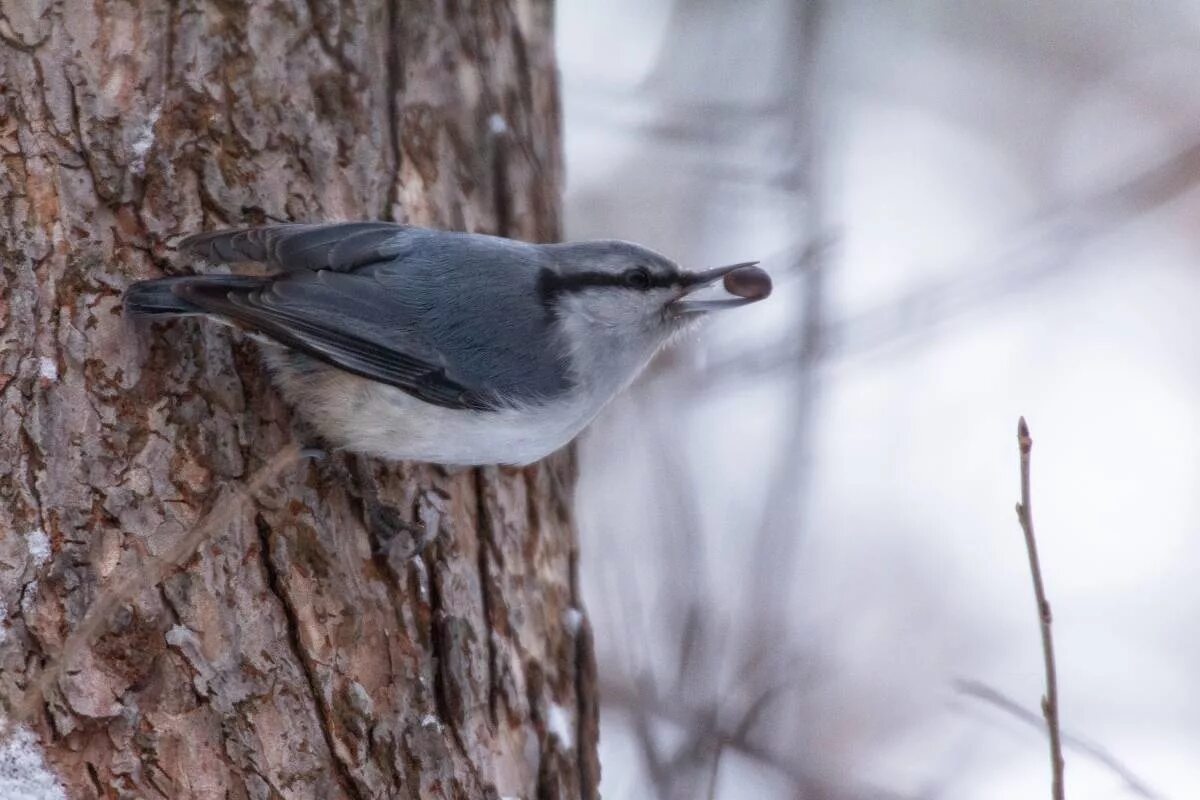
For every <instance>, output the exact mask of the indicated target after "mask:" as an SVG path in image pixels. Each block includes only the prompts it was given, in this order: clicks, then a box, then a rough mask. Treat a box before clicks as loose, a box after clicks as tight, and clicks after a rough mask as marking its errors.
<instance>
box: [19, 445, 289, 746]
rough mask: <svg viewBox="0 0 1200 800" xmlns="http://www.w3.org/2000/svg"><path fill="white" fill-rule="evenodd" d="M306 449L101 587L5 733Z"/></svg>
mask: <svg viewBox="0 0 1200 800" xmlns="http://www.w3.org/2000/svg"><path fill="white" fill-rule="evenodd" d="M306 453H307V451H302V450H301V449H300V447H299V446H298V445H294V444H293V445H289V446H288V447H285V448H284V449H283V450H281V451H279V452H278V453H276V454H275V456H274V457H273V458H272V459H271V460H270V461H268V462H267V463H266V464H264V465H263V466H261V467H260V468H259V469H258V471H257V472H255V473H254V474H253V475H252V476H250V479H249V480H248V481H247V482H246V485H245V487H238V488H235V489H234V493H235V497H233V498H228V499H227V498H225V497H218V498H217V502H216V503H215V504H214V505H213V508H212V510H210V511H209V512H208V514H206V515H205V516H204V517H203V518H202V519H201V520H200V521H199V522H197V523H196V524H195V525H194V526H193V527H192V529H191V530H189V531H188V532H187V533H186V534H184V535H183V536H181V537H180V538H179V539H178V540H177V541H175V542H174V543H173V544H171V546H170V547H169V548H168V550H167V552H166V553H165V554H164V555H163V556H162V557H161V558H150V559H147V560H146V561H140V562H138V563H137V564H135V565H132V566H131V567H129V568H128V569H126V570H125V571H124V572H123V574H121V575H119V576H118V577H117V578H116V579H114V580H113V581H111V582H110V583H109V584H108V585H107V586H105V587H104V588H103V589H102V590H101V592H100V596H99V597H97V598H96V600H95V602H93V603H92V605H91V606H90V607H89V608H88V610H87V612H86V613H85V614H84V615H83V619H82V620H81V621H80V623H79V625H77V626H76V627H75V630H73V631H71V633H70V634H69V635H68V636H67V640H66V641H65V642H64V643H63V646H62V649H61V650H60V651H59V653H58V655H57V657H53V656H52V657H51V658H50V660H49V662H48V663H47V664H46V666H45V667H44V668H43V669H42V671H41V673H40V674H39V675H38V676H37V678H35V679H34V680H33V681H32V682H31V683H30V684H29V686H28V688H26V690H25V693H24V694H23V695H22V696H21V697H20V699H19V700H17V702H16V703H15V704H14V708H13V709H12V712H11V713H10V714H9V719H8V720H7V721H6V722H5V721H0V737H2V736H3V735H4V734H5V733H7V732H8V731H9V730H13V729H15V728H16V727H17V726H19V725H21V724H23V723H24V722H26V721H27V720H28V719H29V718H30V717H31V716H33V714H34V712H35V711H36V710H37V708H38V707H39V706H40V705H41V703H42V699H43V698H44V697H45V695H46V692H47V691H49V689H50V687H51V686H52V685H53V684H54V683H55V682H56V681H57V680H58V678H59V676H60V675H61V674H62V672H63V669H64V668H65V667H66V666H67V665H68V664H69V663H70V662H71V661H73V660H74V658H75V656H77V655H78V654H79V653H80V652H81V651H83V649H84V648H86V647H88V646H89V645H90V644H91V642H92V640H93V639H94V638H95V637H96V636H97V635H98V634H99V633H100V632H101V630H102V628H103V627H104V626H105V625H106V624H108V621H109V619H110V618H111V617H112V614H113V612H115V611H116V610H117V609H118V608H119V607H120V606H121V604H122V603H125V602H127V601H129V600H131V599H132V598H134V597H136V596H137V594H138V593H139V592H141V591H142V590H143V589H145V588H147V587H150V586H156V585H158V584H159V583H160V582H161V581H162V580H164V579H165V578H166V577H167V575H168V574H169V573H170V572H171V570H173V569H174V568H175V567H176V566H178V565H180V564H183V563H184V562H185V561H187V560H188V559H189V558H191V556H192V554H193V553H195V552H196V549H197V548H199V547H200V545H201V544H202V543H203V542H204V540H205V539H207V538H208V537H209V535H210V534H212V533H213V532H214V531H216V530H219V529H220V528H223V527H224V526H225V525H227V524H228V523H229V521H230V520H232V519H233V517H234V515H235V514H236V513H237V512H239V511H240V510H241V509H242V507H243V503H246V502H249V501H251V500H252V499H253V498H254V496H255V495H257V494H258V493H259V492H260V491H261V490H262V489H263V488H264V487H265V486H266V485H267V484H268V483H270V482H271V481H273V480H274V479H275V478H276V477H278V476H279V475H280V473H282V472H283V471H284V470H285V469H287V468H288V467H289V466H291V465H292V464H294V463H296V462H297V461H298V460H300V459H301V458H303V457H304V456H305V455H306Z"/></svg>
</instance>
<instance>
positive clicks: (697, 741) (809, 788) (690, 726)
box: [600, 678, 914, 800]
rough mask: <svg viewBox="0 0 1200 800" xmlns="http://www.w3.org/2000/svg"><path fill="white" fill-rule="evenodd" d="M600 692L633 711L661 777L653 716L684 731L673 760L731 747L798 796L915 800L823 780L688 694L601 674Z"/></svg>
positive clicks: (662, 767) (830, 799) (662, 763)
mask: <svg viewBox="0 0 1200 800" xmlns="http://www.w3.org/2000/svg"><path fill="white" fill-rule="evenodd" d="M600 695H601V697H603V698H604V703H605V705H607V706H609V707H610V708H614V709H621V710H624V711H625V712H626V713H628V714H629V715H630V716H631V718H632V720H633V723H634V726H635V728H636V729H637V737H636V738H638V740H639V744H640V745H641V746H642V747H643V749H644V753H645V754H646V755H648V756H649V757H650V758H652V759H653V762H648V766H649V767H650V769H651V771H652V772H656V770H657V774H658V775H660V776H664V777H665V776H667V775H668V773H669V770H667V769H665V766H666V765H667V764H668V763H669V762H668V761H667V760H665V759H664V758H663V756H662V754H661V752H660V751H659V749H658V747H657V745H656V744H655V743H654V741H653V739H652V737H653V731H652V728H651V726H650V720H651V718H657V719H660V720H662V721H664V722H668V723H671V724H673V725H677V726H679V727H680V728H682V729H683V730H684V731H686V732H687V734H688V738H687V739H686V740H685V742H684V744H683V745H681V746H680V749H679V751H678V752H677V754H676V756H675V757H674V758H673V759H672V760H677V761H678V760H682V759H683V758H685V757H686V756H688V755H690V754H692V753H695V752H698V751H701V750H706V751H708V752H709V753H718V752H720V751H722V750H730V751H733V752H737V753H738V754H740V755H742V756H744V757H746V758H748V759H751V760H752V761H757V762H759V763H760V764H762V765H763V766H766V767H768V768H770V769H772V770H775V771H776V772H778V773H779V774H780V775H782V776H783V777H785V778H787V779H788V780H789V781H790V782H791V783H792V784H793V786H794V788H795V790H796V793H797V794H796V797H797V798H801V799H802V800H817V799H823V800H914V799H913V798H909V797H908V796H907V795H901V794H898V793H895V792H891V791H889V790H886V789H880V788H878V787H873V786H861V785H860V786H858V787H856V788H847V787H846V785H844V784H842V783H839V784H838V785H837V786H830V785H829V784H827V783H826V781H825V780H823V779H821V778H818V777H817V776H815V775H813V774H812V773H810V772H809V771H808V770H806V769H805V768H804V767H803V766H801V765H800V764H799V763H797V762H796V761H794V760H791V759H789V758H787V757H786V756H784V755H781V754H780V753H778V752H775V751H773V750H772V749H771V748H769V747H766V746H764V745H762V744H760V743H758V742H756V741H754V740H753V739H752V738H751V737H750V736H749V735H748V734H747V728H748V726H746V725H744V724H742V723H743V722H744V719H743V720H739V721H738V722H736V723H735V724H733V725H729V724H727V723H726V722H724V721H722V720H721V719H720V714H718V713H717V712H716V711H715V709H713V708H705V709H696V708H694V707H692V706H690V704H689V703H688V701H687V699H686V698H683V697H678V696H669V697H660V696H658V695H655V694H654V693H653V692H651V691H649V688H648V687H646V686H644V685H643V686H641V687H639V688H633V687H631V686H629V685H627V684H624V683H621V682H615V681H607V680H604V679H603V678H602V679H601V686H600ZM760 705H761V703H759V702H755V703H752V704H751V706H750V708H749V709H747V714H756V713H758V712H757V711H755V710H754V709H755V708H757V707H759V706H760ZM701 740H703V741H701ZM647 748H648V749H647ZM715 779H716V775H715V769H714V774H713V776H712V780H713V781H714V782H715ZM710 786H711V784H710ZM665 796H669V795H661V794H660V797H665Z"/></svg>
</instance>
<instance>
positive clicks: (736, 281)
mask: <svg viewBox="0 0 1200 800" xmlns="http://www.w3.org/2000/svg"><path fill="white" fill-rule="evenodd" d="M725 291H727V292H729V293H730V294H735V295H737V296H738V297H744V298H746V299H747V300H762V299H763V298H765V297H766V296H767V295H769V294H770V293H771V276H770V275H768V274H767V273H766V272H764V271H763V270H761V269H759V268H758V267H742V268H741V269H735V270H734V271H733V272H730V273H727V274H726V275H725Z"/></svg>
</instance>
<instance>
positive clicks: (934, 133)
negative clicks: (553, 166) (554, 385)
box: [558, 0, 1200, 800]
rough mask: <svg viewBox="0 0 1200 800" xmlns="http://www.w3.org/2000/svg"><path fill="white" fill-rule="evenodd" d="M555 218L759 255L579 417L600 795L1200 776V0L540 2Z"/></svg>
mask: <svg viewBox="0 0 1200 800" xmlns="http://www.w3.org/2000/svg"><path fill="white" fill-rule="evenodd" d="M558 29H559V33H558V36H559V57H560V63H561V68H562V75H563V101H564V114H565V125H566V133H567V231H568V235H569V237H570V238H573V239H584V238H599V237H605V238H607V237H616V238H624V239H632V240H636V241H639V242H641V243H643V244H646V245H648V246H651V247H654V248H656V249H658V250H661V251H663V252H664V253H666V254H668V255H670V256H672V257H674V258H676V259H677V260H679V261H681V262H682V263H684V264H685V265H690V266H696V267H703V266H712V265H717V264H723V263H729V262H734V261H742V260H746V259H752V258H760V259H762V260H763V263H764V266H765V267H766V268H767V269H768V270H769V271H770V272H771V273H772V275H773V276H774V278H775V280H776V293H775V295H774V296H773V297H772V298H771V299H770V300H769V301H768V302H767V303H766V304H763V305H758V306H753V307H750V308H747V309H741V310H737V311H732V312H729V313H728V315H726V316H724V317H723V318H722V319H721V320H719V321H716V322H715V323H714V324H712V325H710V326H709V327H708V328H707V329H706V330H705V331H703V332H702V333H701V334H700V335H699V336H698V337H696V339H695V341H692V342H689V343H687V344H686V345H685V346H683V347H680V348H678V349H676V350H674V351H672V352H671V353H669V354H667V355H666V356H665V357H664V358H663V359H661V360H660V361H659V362H658V364H657V366H656V368H655V369H654V371H653V372H652V373H651V374H650V375H648V376H647V377H646V378H645V379H644V380H642V381H641V382H640V383H639V385H638V386H636V387H635V389H634V391H632V392H631V393H630V394H629V395H628V396H626V397H625V398H624V399H623V400H621V401H619V402H618V403H617V404H616V405H615V406H614V407H613V408H612V409H611V410H610V411H609V412H607V413H606V414H605V415H604V416H603V417H602V418H601V420H599V422H598V423H597V424H596V425H595V426H594V428H593V429H592V431H591V432H590V434H589V435H588V437H587V439H586V441H585V443H584V447H583V453H582V459H583V467H582V475H583V482H582V485H581V486H580V490H579V502H580V510H581V515H582V516H581V520H582V522H581V524H582V528H583V537H584V549H585V552H584V556H585V557H584V559H583V562H582V563H583V565H584V569H585V574H584V576H583V577H584V582H585V589H586V597H587V601H588V607H589V612H590V614H591V615H592V618H593V621H594V624H595V626H596V631H597V638H598V648H599V658H600V667H601V676H602V684H603V697H602V700H603V707H604V714H603V717H602V723H603V726H602V735H601V740H602V745H601V757H602V763H603V771H604V772H603V792H604V796H605V797H606V798H610V799H615V800H620V799H622V798H644V797H650V796H659V797H679V798H693V797H708V796H715V797H717V798H723V799H728V798H775V797H779V798H783V797H789V798H816V797H821V798H874V797H880V798H883V797H904V798H935V797H938V798H967V799H968V800H971V799H975V798H978V799H979V800H985V799H986V798H1013V797H1021V798H1025V797H1039V796H1048V794H1049V766H1048V765H1049V758H1048V754H1047V749H1046V745H1045V741H1044V738H1042V736H1041V734H1040V733H1039V731H1038V729H1037V728H1035V727H1032V726H1030V725H1028V724H1027V723H1026V722H1022V721H1021V720H1020V719H1018V718H1017V717H1016V716H1015V715H1013V714H1011V713H1009V712H1006V711H1003V710H1000V709H998V708H997V707H996V706H995V705H994V704H990V703H987V702H984V701H981V700H979V699H978V698H975V697H971V696H969V695H967V694H964V692H963V691H962V690H961V686H962V682H963V681H968V682H975V685H982V686H986V687H988V689H990V690H992V691H995V692H998V693H1000V694H1002V695H1003V696H1004V697H1006V698H1009V699H1010V700H1012V701H1014V702H1017V703H1019V704H1020V705H1022V706H1023V707H1025V708H1026V709H1029V710H1031V711H1033V712H1035V713H1036V712H1037V709H1038V702H1039V698H1040V696H1041V693H1042V691H1043V689H1042V686H1043V676H1042V661H1041V658H1042V656H1041V650H1040V643H1039V638H1038V631H1037V622H1036V616H1035V610H1034V603H1033V599H1032V592H1031V589H1030V584H1029V574H1028V565H1027V562H1026V557H1025V552H1024V546H1023V543H1022V539H1021V534H1020V530H1019V528H1018V526H1017V521H1016V517H1015V514H1014V512H1013V504H1014V502H1015V501H1016V500H1017V497H1018V484H1017V477H1018V472H1017V448H1016V439H1015V430H1016V421H1017V418H1018V416H1019V415H1022V414H1023V415H1025V416H1026V418H1027V419H1028V420H1029V424H1030V426H1031V429H1032V432H1033V438H1034V443H1035V444H1034V451H1033V480H1034V483H1033V508H1034V515H1035V521H1036V525H1037V529H1038V534H1039V542H1040V548H1041V554H1042V561H1043V569H1044V574H1045V578H1046V581H1047V586H1048V592H1049V595H1050V600H1051V603H1052V606H1053V610H1054V615H1055V637H1056V644H1057V650H1058V665H1059V686H1060V695H1061V714H1062V719H1063V726H1064V729H1065V730H1066V731H1067V732H1068V733H1070V734H1072V735H1074V736H1077V737H1080V738H1082V739H1084V740H1086V741H1087V742H1089V743H1091V744H1093V745H1096V746H1099V747H1101V748H1103V750H1104V751H1106V752H1107V753H1108V754H1110V755H1111V756H1112V757H1113V758H1115V759H1116V760H1118V761H1119V762H1120V763H1121V765H1123V766H1124V767H1125V768H1127V769H1128V770H1129V771H1131V772H1132V773H1133V774H1134V775H1135V776H1136V779H1137V780H1140V781H1141V782H1142V783H1141V784H1137V783H1136V782H1135V783H1131V782H1130V781H1129V780H1125V779H1123V778H1122V777H1121V776H1120V775H1118V774H1117V772H1116V771H1114V770H1113V769H1111V768H1110V767H1109V766H1106V765H1104V764H1103V763H1101V760H1100V759H1097V758H1096V757H1094V756H1095V754H1094V753H1092V754H1089V753H1086V752H1084V751H1083V750H1081V749H1080V748H1079V747H1073V748H1068V749H1067V751H1066V753H1065V755H1066V760H1067V773H1066V775H1067V790H1068V795H1069V796H1073V797H1081V798H1082V797H1086V798H1089V799H1091V800H1105V798H1127V797H1139V796H1143V797H1144V796H1159V797H1172V798H1188V797H1195V796H1197V795H1198V794H1200V757H1197V753H1200V690H1198V689H1197V677H1196V676H1197V675H1200V611H1198V609H1200V603H1198V601H1200V588H1198V583H1200V581H1198V579H1200V536H1198V535H1197V534H1198V533H1200V501H1198V499H1197V497H1198V493H1197V491H1196V489H1197V487H1200V424H1198V423H1200V412H1198V409H1200V313H1197V311H1196V308H1197V304H1198V303H1197V301H1198V300H1200V270H1198V269H1197V264H1198V263H1200V190H1198V188H1197V187H1198V185H1200V90H1198V89H1197V87H1200V6H1197V5H1196V4H1195V3H1194V2H1193V3H1188V2H1178V3H1172V2H1166V1H1165V0H1164V2H1158V3H1153V4H1150V3H1138V2H1132V1H1129V2H1108V1H1102V0H1069V1H1064V2H1058V3H1054V4H1048V3H1041V4H1027V3H1017V2H999V1H998V0H989V2H978V3H951V2H916V1H914V2H903V3H899V2H885V1H884V0H878V1H877V2H841V1H840V0H839V1H838V2H834V1H833V0H821V2H813V1H812V0H809V2H801V1H800V0H797V1H796V2H784V0H754V2H738V3H733V2H721V1H720V0H676V2H673V3H672V2H670V0H653V2H648V1H647V0H608V2H605V3H594V2H587V0H563V2H562V3H561V4H560V6H559V12H558Z"/></svg>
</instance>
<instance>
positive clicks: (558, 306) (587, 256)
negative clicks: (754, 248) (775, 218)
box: [540, 241, 771, 350]
mask: <svg viewBox="0 0 1200 800" xmlns="http://www.w3.org/2000/svg"><path fill="white" fill-rule="evenodd" d="M551 251H552V253H553V267H552V268H547V269H546V270H544V271H543V273H542V276H541V283H540V290H541V294H542V299H543V302H544V303H546V304H547V306H548V307H549V308H550V309H551V310H552V311H553V312H554V313H555V314H556V316H557V317H558V318H559V320H560V322H562V323H563V324H564V325H565V326H566V327H567V328H568V329H571V330H574V331H579V332H581V333H585V334H587V335H591V336H596V337H603V338H605V339H610V338H617V339H625V340H626V341H627V343H628V345H629V347H630V348H631V349H633V350H642V349H646V348H649V349H651V350H656V349H657V348H658V347H659V346H661V345H662V344H663V343H664V342H665V341H667V340H668V339H669V338H671V337H672V336H673V335H674V334H676V333H678V332H679V331H680V330H681V329H684V328H686V327H688V326H689V325H690V324H691V323H693V322H695V321H696V320H699V319H701V318H702V317H704V316H706V315H707V314H709V313H711V312H715V311H720V310H723V309H729V308H737V307H738V306H744V305H747V304H749V303H754V302H757V301H759V300H762V299H764V298H765V297H767V295H769V294H770V293H771V279H770V277H769V276H768V275H767V273H765V272H763V271H762V270H761V269H759V268H758V267H757V266H756V263H757V262H746V263H742V264H732V265H730V266H726V267H715V268H713V269H705V270H700V271H689V270H685V269H682V268H681V267H680V266H679V265H678V264H676V263H675V262H674V261H672V260H671V259H669V258H667V257H665V256H663V255H660V254H658V253H656V252H654V251H653V250H650V249H648V248H645V247H641V246H640V245H636V244H631V243H629V242H619V241H599V242H581V243H577V244H563V245H555V246H553V247H552V248H551Z"/></svg>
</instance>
